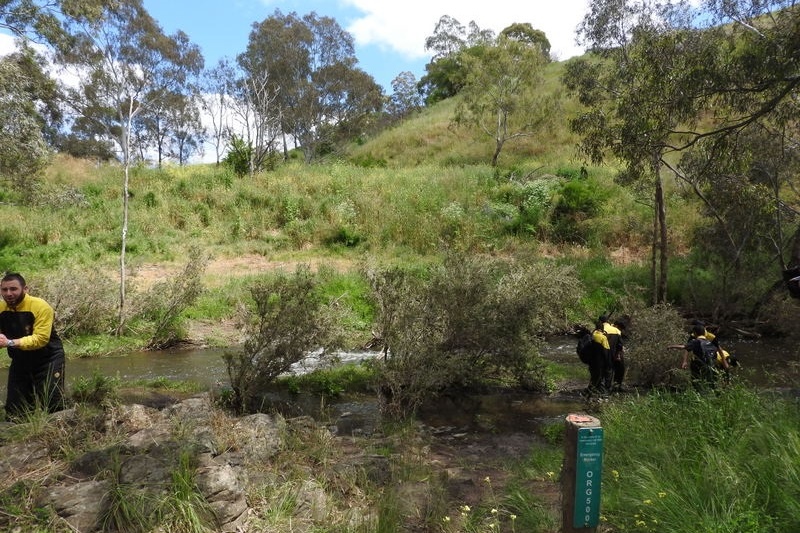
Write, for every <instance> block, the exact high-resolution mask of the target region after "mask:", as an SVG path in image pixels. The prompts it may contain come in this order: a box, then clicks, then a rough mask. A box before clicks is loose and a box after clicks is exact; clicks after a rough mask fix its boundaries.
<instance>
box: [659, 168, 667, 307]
mask: <svg viewBox="0 0 800 533" xmlns="http://www.w3.org/2000/svg"><path fill="white" fill-rule="evenodd" d="M656 210H657V213H658V226H659V229H660V232H661V233H660V235H659V252H660V253H659V256H660V257H659V259H660V261H661V276H660V279H659V283H658V298H657V300H656V301H657V302H658V303H663V302H665V301H666V300H667V275H668V271H669V250H668V249H667V248H668V247H667V204H666V202H664V187H663V184H662V182H661V174H660V173H659V174H657V176H656Z"/></svg>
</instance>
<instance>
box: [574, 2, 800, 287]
mask: <svg viewBox="0 0 800 533" xmlns="http://www.w3.org/2000/svg"><path fill="white" fill-rule="evenodd" d="M794 4H795V2H794V1H793V0H767V1H761V0H725V1H722V0H704V1H703V2H700V3H699V7H697V8H692V7H691V5H689V4H686V3H683V2H675V3H672V4H671V3H669V2H668V3H657V2H650V1H649V0H645V1H636V2H633V1H630V0H597V1H595V2H593V3H592V4H591V10H590V12H589V14H588V15H587V16H586V18H585V19H584V23H583V26H582V28H581V34H582V36H583V37H584V39H585V40H586V42H587V43H588V44H590V45H591V46H592V49H593V51H594V52H595V53H594V54H590V55H589V56H587V57H585V58H582V59H580V60H577V61H573V62H571V63H570V64H569V65H568V69H567V75H566V76H565V81H566V82H567V84H568V86H570V87H571V88H572V89H574V90H575V91H576V92H577V94H578V95H579V97H580V100H581V102H582V103H584V104H586V106H587V109H586V111H585V112H583V113H581V115H580V116H578V117H576V118H575V119H574V120H573V121H572V126H573V128H574V129H575V131H577V132H579V133H581V134H582V135H583V142H582V147H583V149H584V151H585V153H586V154H587V155H588V156H589V157H591V159H593V160H595V161H599V160H601V159H603V158H604V157H605V156H607V155H610V156H612V157H616V158H618V159H619V160H621V161H622V163H623V165H624V171H623V172H622V173H621V175H620V178H621V179H622V181H623V182H625V183H628V184H630V185H639V186H642V184H644V183H648V182H649V183H652V184H653V185H654V187H653V189H654V190H655V194H654V205H655V213H656V216H655V217H654V219H655V223H654V239H653V242H654V254H653V258H654V259H653V266H654V268H653V272H654V276H653V277H654V280H653V281H654V283H653V285H654V298H655V299H656V300H661V299H663V297H664V295H665V292H666V263H667V255H666V250H667V242H666V235H667V232H666V213H665V210H664V207H663V206H664V202H663V196H662V188H661V172H660V170H661V169H662V168H664V167H666V168H669V169H671V170H672V171H673V172H674V173H675V175H676V177H678V178H679V179H683V180H684V181H687V180H688V183H690V185H691V183H695V184H696V183H699V180H701V179H702V180H704V182H703V183H704V186H705V187H706V190H707V191H708V190H709V188H711V189H713V188H715V187H724V186H727V185H726V184H725V183H723V181H724V180H726V179H727V180H730V179H731V176H733V175H737V176H740V177H743V176H747V175H748V174H749V173H748V172H722V171H721V169H720V166H719V165H718V164H711V163H714V162H718V161H719V160H723V161H726V160H727V161H734V160H735V161H736V162H737V163H741V162H742V158H740V157H738V153H739V152H742V151H745V152H747V153H749V152H751V151H752V148H748V147H747V145H746V144H743V141H745V140H746V139H751V140H752V139H755V138H756V137H758V136H763V132H765V131H768V130H771V131H773V132H774V134H775V135H778V136H782V137H783V138H784V139H786V140H787V141H788V142H784V141H781V142H782V144H784V146H787V147H790V146H792V144H794V145H796V144H797V142H796V139H797V118H798V105H797V87H798V84H800V74H799V73H798V68H797V61H796V58H797V57H798V56H800V41H798V39H797V35H798V32H797V28H798V27H799V26H798V20H800V19H799V18H798V17H800V12H799V11H798V9H797V8H796V6H795V5H794ZM756 129H760V130H761V132H762V133H761V134H759V135H758V136H753V135H747V134H746V132H748V131H749V130H756ZM690 152H694V153H691V154H690ZM680 154H685V159H684V164H683V165H680V164H678V165H675V164H674V161H675V160H676V159H677V158H678V157H679V155H680ZM703 154H705V155H703ZM701 159H704V160H705V161H706V164H704V165H699V164H697V161H698V160H701ZM757 161H758V158H757V157H754V158H751V159H750V163H751V164H756V163H757ZM714 169H717V170H719V171H720V173H719V174H718V176H719V177H720V179H715V178H714V174H715V171H714ZM703 171H704V172H705V175H704V177H702V176H701V174H700V173H701V172H703ZM689 172H691V175H690V174H689ZM782 174H783V175H785V176H789V175H791V174H788V173H785V172H784V173H782ZM779 175H780V174H779ZM723 176H724V177H723ZM734 183H736V184H738V187H739V189H740V190H742V191H744V190H745V189H746V188H747V187H750V186H752V185H753V183H752V181H750V180H744V179H740V180H738V181H736V182H734ZM784 184H786V182H785V181H784ZM693 190H695V191H696V192H700V191H702V190H703V189H702V187H693ZM784 190H786V188H784ZM789 190H791V188H789ZM779 203H782V204H783V205H782V206H779V205H778V204H776V205H775V207H774V208H775V209H781V210H786V208H787V205H786V202H779ZM789 212H796V208H789ZM717 220H718V221H719V222H720V223H722V222H724V220H723V219H722V218H718V219H717ZM773 234H774V232H773ZM795 236H796V237H795V242H796V243H798V242H800V228H798V231H796V233H795ZM656 244H657V245H658V249H659V250H660V252H661V253H660V259H661V277H660V280H659V281H658V283H656V279H655V278H656V276H655V264H656V259H655V258H656V253H655V250H656ZM784 246H785V244H778V248H782V247H784ZM798 248H800V247H798V246H795V249H798ZM791 261H793V262H794V264H795V265H800V257H795V258H793V259H792V260H791ZM790 264H791V263H790Z"/></svg>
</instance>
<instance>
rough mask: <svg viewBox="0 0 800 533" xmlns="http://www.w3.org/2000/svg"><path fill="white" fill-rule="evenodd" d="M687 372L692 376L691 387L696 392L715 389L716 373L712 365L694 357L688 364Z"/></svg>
mask: <svg viewBox="0 0 800 533" xmlns="http://www.w3.org/2000/svg"><path fill="white" fill-rule="evenodd" d="M689 371H690V372H691V374H692V385H693V386H694V388H695V389H696V390H699V391H702V390H709V389H713V388H715V387H716V384H717V373H716V372H715V371H714V367H713V366H712V365H710V364H706V363H704V362H703V361H701V360H699V359H698V358H696V357H695V358H694V359H692V360H691V361H690V362H689Z"/></svg>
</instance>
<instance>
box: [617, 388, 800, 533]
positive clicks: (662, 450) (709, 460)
mask: <svg viewBox="0 0 800 533" xmlns="http://www.w3.org/2000/svg"><path fill="white" fill-rule="evenodd" d="M602 421H603V425H604V428H605V434H606V435H607V440H606V442H607V444H606V448H605V457H606V459H605V464H604V470H605V472H604V475H603V478H604V485H603V497H604V504H603V507H604V511H603V514H604V515H605V517H606V521H607V522H608V523H610V524H614V525H615V526H616V527H619V528H621V529H622V530H625V531H641V532H647V531H654V532H655V531H657V532H659V533H671V532H676V533H677V532H684V533H687V532H688V533H691V532H698V533H700V532H712V531H713V532H730V533H734V532H737V533H761V532H768V531H797V530H798V528H800V518H798V516H800V515H798V510H799V509H798V505H799V504H798V495H800V493H799V492H798V491H799V490H800V483H798V481H800V463H798V461H797V460H796V458H797V452H798V449H800V448H799V447H800V421H798V417H797V406H796V405H795V404H794V402H792V401H791V400H787V399H783V398H780V397H775V396H771V395H768V394H764V393H758V392H756V391H754V390H750V389H747V388H745V387H743V386H732V387H728V388H725V389H723V390H721V391H719V392H718V393H717V394H709V395H700V394H697V393H695V392H687V393H684V394H668V393H652V394H649V395H648V396H647V397H640V398H632V399H630V400H628V401H624V402H621V403H619V404H616V405H612V406H610V407H609V408H608V409H605V410H604V412H603V415H602Z"/></svg>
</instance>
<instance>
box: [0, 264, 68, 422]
mask: <svg viewBox="0 0 800 533" xmlns="http://www.w3.org/2000/svg"><path fill="white" fill-rule="evenodd" d="M0 295H2V297H3V298H2V301H1V302H0V347H5V348H7V349H8V356H9V357H10V358H11V366H10V367H9V370H8V389H7V396H6V405H5V409H6V413H7V415H8V417H9V418H17V417H19V416H20V415H23V414H24V413H25V412H27V411H30V410H33V409H36V408H37V407H39V408H42V409H45V410H47V411H48V412H50V413H52V412H55V411H59V410H61V409H63V408H64V397H63V391H64V363H65V357H64V347H63V345H62V344H61V339H60V338H59V336H58V334H57V333H56V330H55V327H54V324H53V323H54V319H55V312H54V311H53V308H52V307H51V306H50V304H48V303H47V302H46V301H44V300H43V299H41V298H37V297H35V296H31V295H29V294H28V286H27V285H26V283H25V278H23V277H22V276H21V275H20V274H17V273H8V274H6V275H5V276H3V278H2V279H0Z"/></svg>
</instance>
